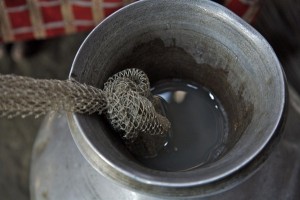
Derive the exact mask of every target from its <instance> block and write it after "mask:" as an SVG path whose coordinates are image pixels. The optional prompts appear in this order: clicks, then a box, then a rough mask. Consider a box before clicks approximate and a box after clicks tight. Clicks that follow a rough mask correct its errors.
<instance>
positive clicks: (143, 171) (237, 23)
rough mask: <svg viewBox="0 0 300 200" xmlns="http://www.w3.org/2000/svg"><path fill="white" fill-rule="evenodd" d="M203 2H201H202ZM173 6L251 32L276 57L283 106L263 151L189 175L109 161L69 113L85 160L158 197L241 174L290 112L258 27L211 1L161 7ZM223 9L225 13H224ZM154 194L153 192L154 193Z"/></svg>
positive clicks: (282, 79) (165, 1)
mask: <svg viewBox="0 0 300 200" xmlns="http://www.w3.org/2000/svg"><path fill="white" fill-rule="evenodd" d="M199 2H201V3H199ZM151 3H152V2H151V0H144V1H139V2H135V3H133V4H130V5H128V6H126V7H124V8H122V9H120V10H119V11H117V12H116V13H115V14H113V15H111V16H110V17H108V18H107V19H105V20H104V21H103V22H102V23H101V24H103V23H109V21H110V20H111V18H113V17H114V16H116V15H122V12H124V10H126V9H128V8H131V9H133V8H134V7H135V6H139V5H142V4H151ZM173 3H179V4H180V3H186V4H191V5H192V4H195V3H197V6H199V7H201V8H202V9H205V10H208V11H209V13H210V14H213V13H216V12H215V11H218V13H216V14H214V16H215V17H216V18H223V20H228V22H229V23H230V24H231V25H232V26H233V27H234V28H238V27H239V28H242V29H243V30H242V31H244V32H247V35H249V38H252V39H253V40H254V39H255V43H257V44H263V45H264V47H263V48H264V49H265V50H266V51H268V52H269V56H270V57H272V58H273V59H274V61H275V63H276V66H274V67H276V68H277V70H278V72H279V74H280V76H279V77H278V79H277V80H278V82H280V84H279V85H280V86H281V88H278V91H277V92H278V95H279V96H280V105H279V106H278V108H277V109H278V112H277V113H278V117H277V119H276V122H275V123H274V126H273V128H272V130H271V131H270V134H269V135H268V136H267V137H265V138H264V140H263V141H262V142H261V144H259V145H257V146H259V148H257V149H253V150H252V151H249V152H246V153H245V156H243V157H240V158H238V159H237V160H235V163H231V164H230V165H227V166H226V167H224V168H220V166H221V165H220V166H215V167H214V168H210V169H209V170H206V169H205V168H204V169H197V170H193V171H186V172H163V171H156V170H151V169H147V168H145V167H142V166H140V165H138V164H134V163H132V162H130V161H128V163H126V161H124V160H122V161H116V159H114V158H108V157H106V156H105V155H103V154H102V152H99V151H98V150H97V149H96V148H95V147H94V146H93V144H92V143H91V141H89V139H88V138H87V137H86V136H85V133H84V130H82V127H80V122H79V119H78V116H77V115H76V114H72V113H69V114H68V123H69V126H70V128H71V133H72V136H73V138H74V140H75V142H76V144H77V146H78V147H79V149H80V151H81V153H82V154H83V155H84V157H85V158H86V159H87V160H88V161H89V162H90V164H91V165H92V166H93V167H94V168H95V169H96V170H98V171H99V172H100V173H102V174H103V175H105V176H107V177H110V178H112V179H114V180H116V181H117V182H119V183H121V184H122V185H125V186H127V187H130V188H132V189H138V190H139V191H144V192H148V191H152V190H153V189H155V190H156V191H155V193H157V194H163V193H164V191H166V190H168V189H169V188H172V187H174V188H179V187H182V188H188V187H203V186H204V185H209V184H213V183H215V182H218V181H220V180H223V179H225V178H226V177H228V176H230V175H232V174H234V173H236V172H237V171H239V170H241V169H242V168H244V167H245V166H246V165H247V164H249V163H250V162H251V161H252V160H253V159H254V158H255V157H256V156H257V155H259V154H260V153H262V152H263V150H264V149H265V148H266V146H267V145H268V143H269V142H270V141H271V140H272V138H274V137H275V135H276V134H275V133H276V131H277V130H279V129H280V128H281V126H282V125H283V122H282V121H283V118H284V116H285V110H286V104H287V99H286V97H287V91H286V84H285V75H284V72H283V70H282V68H281V65H280V63H279V61H278V59H277V57H276V55H275V53H274V51H273V50H272V48H271V47H270V45H269V44H268V43H267V41H266V40H265V39H264V38H263V37H262V36H261V35H260V34H259V33H258V32H257V31H256V30H254V28H252V27H250V26H249V25H248V24H247V23H246V22H244V21H242V20H241V19H240V18H238V17H237V16H236V15H234V14H233V13H231V12H230V11H228V10H227V9H225V8H223V7H221V6H220V5H218V4H216V3H214V2H210V1H207V0H202V1H197V0H189V1H186V0H173V1H172V3H170V1H168V0H161V1H160V5H162V4H166V5H168V4H173ZM220 10H221V11H222V13H220ZM101 24H100V25H98V26H97V27H96V28H95V29H94V30H93V31H92V32H91V33H90V34H89V36H88V37H87V38H86V39H85V41H84V42H83V43H82V45H81V47H80V48H79V50H78V52H77V54H76V56H75V59H74V62H73V64H72V69H71V72H70V76H71V74H72V71H73V70H74V68H75V65H76V59H77V58H78V55H79V54H80V52H81V51H83V48H84V45H85V43H86V42H87V41H88V40H89V39H90V38H91V37H93V35H94V32H95V30H97V29H99V27H100V28H101ZM211 170H218V173H215V172H213V173H210V172H211ZM199 177H202V179H199ZM152 192H153V191H152Z"/></svg>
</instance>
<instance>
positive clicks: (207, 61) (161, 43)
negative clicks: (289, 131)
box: [31, 0, 287, 200]
mask: <svg viewBox="0 0 300 200" xmlns="http://www.w3.org/2000/svg"><path fill="white" fill-rule="evenodd" d="M128 67H136V68H141V69H143V70H144V71H145V72H146V73H147V75H148V76H149V78H150V81H151V82H152V83H155V82H156V81H159V80H163V79H167V78H180V79H188V80H192V81H194V82H197V83H199V84H202V85H204V86H205V87H208V88H210V89H211V90H213V91H214V93H215V94H216V95H217V96H218V97H219V99H220V100H221V102H222V104H223V106H224V108H225V110H226V112H227V115H228V119H229V135H228V139H227V143H226V151H225V152H224V153H223V155H222V156H221V157H220V158H219V159H218V160H216V161H215V162H213V163H210V164H209V165H205V166H202V167H200V168H196V169H192V170H189V171H184V172H183V171H181V172H166V171H158V170H153V169H150V168H147V167H145V166H143V165H141V164H140V163H139V162H137V161H136V159H135V158H134V157H133V156H132V155H131V154H130V153H129V152H128V151H127V149H126V148H125V146H124V145H123V143H122V141H121V140H120V138H118V136H117V135H116V134H115V133H114V132H113V130H112V129H111V127H110V126H109V125H108V123H107V122H106V121H105V119H104V118H102V117H99V116H96V115H92V116H87V115H79V114H73V113H68V114H67V119H68V123H69V127H70V130H69V129H68V128H67V122H66V117H65V116H63V117H61V118H60V119H58V118H57V116H56V115H55V114H53V115H51V116H49V117H48V119H47V120H46V121H45V123H44V125H43V126H42V128H41V131H40V134H39V137H38V138H37V142H36V144H35V148H34V154H33V165H32V171H31V172H32V176H31V192H32V195H33V198H35V199H42V198H43V197H47V198H48V199H65V200H67V199H93V198H94V199H165V198H172V199H174V198H187V197H189V198H201V197H204V196H209V195H210V196H211V195H214V194H217V193H220V192H222V191H224V190H228V189H230V188H232V187H234V186H235V185H237V184H239V183H241V182H242V181H243V180H245V179H246V178H247V177H249V175H251V174H253V173H254V172H255V171H257V169H258V168H259V166H261V163H263V161H264V160H265V159H266V157H267V156H268V155H269V153H270V150H272V147H273V146H274V144H275V143H276V141H277V140H278V138H279V137H278V136H280V133H281V128H282V125H283V123H284V118H285V110H286V109H285V108H286V102H287V101H286V96H287V94H286V93H287V92H286V86H285V77H284V74H283V71H282V69H281V66H280V64H279V62H278V60H277V58H276V55H275V54H274V52H273V50H272V48H271V47H270V45H269V44H268V43H267V42H266V40H265V39H264V38H263V37H262V36H261V35H260V34H259V33H258V32H256V31H255V30H254V29H253V28H252V27H250V26H249V25H248V24H246V23H245V22H243V21H242V20H241V19H240V18H238V17H237V16H235V15H234V14H233V13H231V12H230V11H228V10H227V9H226V8H224V7H222V6H220V5H217V4H215V3H213V2H210V1H206V0H172V1H169V0H160V1H151V0H145V1H140V2H137V3H134V4H131V5H130V6H127V7H125V8H123V9H121V10H120V11H118V12H116V13H115V14H113V15H112V16H110V17H109V18H107V19H106V20H105V21H103V22H102V23H101V24H100V25H98V26H97V27H96V28H95V29H94V30H93V31H92V32H91V34H90V35H89V36H88V37H87V39H86V40H85V41H84V43H83V44H82V46H81V47H80V49H79V51H78V53H77V55H76V58H75V60H74V63H73V67H72V70H71V73H70V76H71V77H72V78H75V79H76V80H78V81H79V82H82V83H86V84H90V85H94V86H97V87H100V88H102V87H103V84H104V82H105V81H106V80H107V79H108V77H109V76H111V75H112V74H114V73H115V72H118V71H120V70H122V69H125V68H128ZM69 132H71V134H72V136H73V139H74V141H75V143H76V145H75V143H74V141H73V140H72V138H71V136H70V134H69ZM76 146H77V147H78V148H79V150H80V152H79V151H78V149H77V147H76ZM83 156H84V158H83Z"/></svg>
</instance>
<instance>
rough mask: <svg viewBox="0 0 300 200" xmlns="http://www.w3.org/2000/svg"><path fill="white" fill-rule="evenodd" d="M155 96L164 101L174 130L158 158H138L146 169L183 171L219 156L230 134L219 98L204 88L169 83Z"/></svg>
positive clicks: (177, 82)
mask: <svg viewBox="0 0 300 200" xmlns="http://www.w3.org/2000/svg"><path fill="white" fill-rule="evenodd" d="M152 93H153V94H156V95H159V96H160V97H161V98H162V99H163V100H162V101H163V105H164V108H165V112H166V115H167V117H168V119H169V120H170V121H171V124H172V130H171V133H170V134H169V139H168V141H167V142H166V143H165V145H164V147H163V149H162V150H161V151H160V152H159V154H158V156H157V157H155V158H138V159H139V160H140V162H142V163H143V164H144V165H145V166H147V167H150V168H153V169H158V170H164V171H181V170H188V169H191V168H195V167H199V166H201V165H204V164H206V163H209V162H211V161H213V160H215V159H217V158H218V157H219V155H220V154H221V153H222V152H223V150H224V143H225V141H226V138H227V134H228V127H227V118H226V114H225V112H224V110H223V108H222V106H221V105H220V102H219V100H218V99H217V98H216V96H215V95H214V94H213V93H212V92H210V91H209V90H207V89H206V88H204V87H201V86H200V85H196V84H194V83H190V82H186V81H182V80H169V81H164V82H161V83H159V84H157V85H156V86H155V87H154V88H153V89H152Z"/></svg>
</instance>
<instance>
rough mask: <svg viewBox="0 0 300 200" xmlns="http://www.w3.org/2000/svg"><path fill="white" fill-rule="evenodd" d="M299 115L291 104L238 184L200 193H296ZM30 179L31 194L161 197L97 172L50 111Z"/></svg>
mask: <svg viewBox="0 0 300 200" xmlns="http://www.w3.org/2000/svg"><path fill="white" fill-rule="evenodd" d="M299 120H300V114H299V113H298V112H296V111H295V109H294V108H292V107H291V106H290V109H289V115H288V118H287V122H286V128H285V131H284V137H283V138H282V140H281V141H280V143H279V145H278V146H277V147H276V148H275V150H274V152H273V153H272V155H271V156H270V157H269V158H268V160H267V161H266V162H265V164H264V165H263V167H262V168H261V169H260V170H259V171H258V172H257V173H256V174H255V175H253V176H252V177H251V178H249V179H248V180H247V181H245V182H244V183H242V184H240V185H238V186H237V187H235V188H233V189H231V190H229V191H226V192H223V193H220V194H216V195H214V196H211V197H207V198H202V199H206V200H217V199H218V200H222V199H224V200H226V199H228V200H229V199H240V200H248V199H256V200H271V199H272V200H273V199H299V198H300V191H299V190H298V188H299V187H300V182H299V178H298V176H297V174H298V173H297V172H299V171H300V163H299V157H300V146H299V144H300V137H299V136H300V135H299V134H298V132H297V130H299V129H300V124H299ZM30 179H31V182H30V187H31V188H30V189H31V199H33V200H45V199H47V200H57V199H64V200H74V199H77V200H85V199H111V200H119V199H124V200H126V199H128V200H129V199H130V200H155V199H160V198H155V197H150V196H145V195H143V194H140V193H137V192H132V191H130V190H127V189H125V188H124V187H122V186H120V185H117V184H115V183H114V182H113V181H111V180H108V179H107V178H105V177H103V176H102V175H101V174H99V173H98V172H97V171H96V170H95V169H94V168H93V167H92V166H91V165H90V164H89V163H88V161H86V160H85V158H84V157H83V156H82V154H81V153H80V151H79V150H78V148H77V146H76V144H75V143H74V141H73V139H72V136H71V133H70V131H69V127H68V124H67V118H66V116H65V115H62V116H60V115H58V114H54V113H53V114H50V115H49V116H48V117H47V118H46V119H45V121H44V123H43V125H42V127H41V129H40V132H39V134H38V137H37V139H36V142H35V145H34V149H33V157H32V164H31V177H30ZM199 199H201V198H199Z"/></svg>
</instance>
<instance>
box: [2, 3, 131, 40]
mask: <svg viewBox="0 0 300 200" xmlns="http://www.w3.org/2000/svg"><path fill="white" fill-rule="evenodd" d="M127 3H130V1H128V0H127V1H124V0H0V42H13V41H20V40H29V39H44V38H49V37H54V36H59V35H64V34H69V33H75V32H80V31H87V30H91V29H92V28H94V27H95V25H97V24H98V23H99V22H100V21H101V20H102V19H103V18H104V17H106V16H108V15H110V14H111V13H113V12H114V11H116V10H118V9H119V8H121V7H122V6H124V5H125V4H127Z"/></svg>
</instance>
